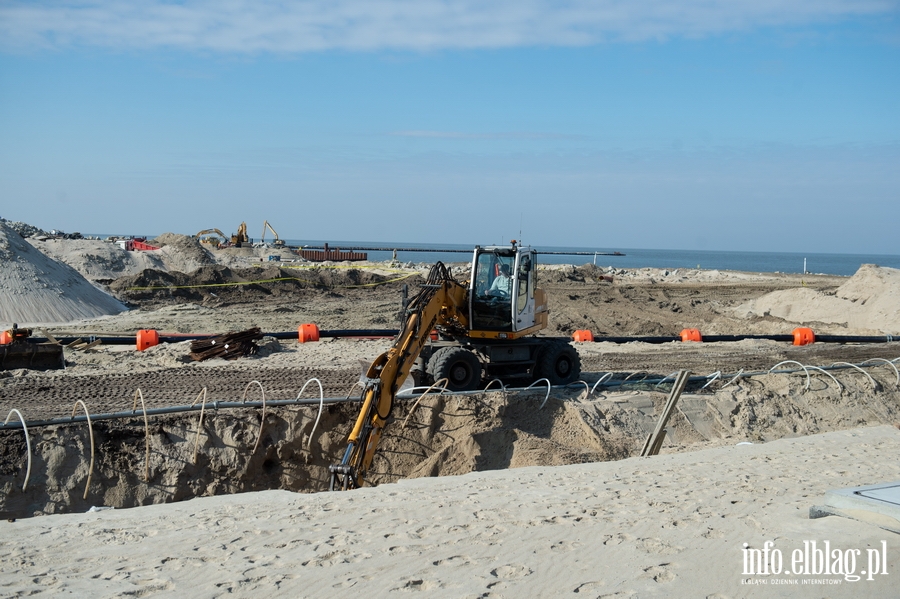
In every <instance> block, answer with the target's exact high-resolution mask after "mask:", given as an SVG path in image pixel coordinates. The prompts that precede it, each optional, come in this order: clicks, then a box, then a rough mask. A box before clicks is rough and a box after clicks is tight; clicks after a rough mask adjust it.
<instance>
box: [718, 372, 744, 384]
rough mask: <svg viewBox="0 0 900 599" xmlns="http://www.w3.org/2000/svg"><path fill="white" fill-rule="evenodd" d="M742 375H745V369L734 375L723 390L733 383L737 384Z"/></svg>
mask: <svg viewBox="0 0 900 599" xmlns="http://www.w3.org/2000/svg"><path fill="white" fill-rule="evenodd" d="M742 374H744V369H743V368H741V369H740V370H738V373H737V374H736V375H734V376H733V377H731V379H729V381H728V382H727V383H725V384H724V385H722V389H724V388H725V387H727V386H728V385H730V384H731V383H733V382H735V381H736V380H738V379H739V378H740V376H741V375H742Z"/></svg>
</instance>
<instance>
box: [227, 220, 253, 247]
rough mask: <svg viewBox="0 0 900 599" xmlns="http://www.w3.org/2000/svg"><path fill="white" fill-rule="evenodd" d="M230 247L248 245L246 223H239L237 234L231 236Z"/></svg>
mask: <svg viewBox="0 0 900 599" xmlns="http://www.w3.org/2000/svg"><path fill="white" fill-rule="evenodd" d="M231 245H233V246H235V247H243V246H244V245H250V238H249V237H247V223H241V226H239V227H238V231H237V233H235V234H234V235H232V236H231Z"/></svg>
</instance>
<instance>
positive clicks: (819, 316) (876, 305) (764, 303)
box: [735, 264, 900, 335]
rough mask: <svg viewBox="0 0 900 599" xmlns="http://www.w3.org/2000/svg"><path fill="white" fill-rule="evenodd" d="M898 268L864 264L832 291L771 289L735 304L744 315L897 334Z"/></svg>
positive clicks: (899, 306)
mask: <svg viewBox="0 0 900 599" xmlns="http://www.w3.org/2000/svg"><path fill="white" fill-rule="evenodd" d="M897 298H900V270H898V269H896V268H886V267H881V266H876V265H874V264H863V265H862V266H861V267H860V269H859V270H858V271H857V272H856V274H854V275H853V276H852V277H851V278H850V279H849V280H848V281H847V282H846V283H844V284H843V285H841V286H840V287H838V288H837V290H836V291H835V293H834V294H829V293H825V292H822V291H815V290H812V289H809V288H804V287H801V288H798V289H786V290H782V291H774V292H772V293H769V294H767V295H764V296H763V297H760V298H758V299H755V300H753V301H750V302H747V303H746V304H743V305H741V306H739V307H738V308H736V310H735V311H736V312H737V313H738V314H739V315H741V316H744V317H748V316H774V317H776V318H782V319H784V320H787V321H791V322H795V323H798V324H808V323H814V322H815V323H826V324H834V325H840V326H842V327H846V328H848V329H855V330H860V331H872V332H878V333H886V334H890V335H896V334H900V302H898V300H897Z"/></svg>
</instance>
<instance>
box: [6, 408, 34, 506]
mask: <svg viewBox="0 0 900 599" xmlns="http://www.w3.org/2000/svg"><path fill="white" fill-rule="evenodd" d="M13 412H15V413H16V416H18V417H19V421H20V422H21V423H22V430H23V431H25V451H26V455H27V459H26V464H27V466H26V468H25V482H24V483H22V490H23V491H24V490H25V487H27V486H28V479H29V478H30V477H31V439H30V438H29V437H28V426H27V425H26V424H25V418H23V417H22V412H20V411H19V410H17V409H15V408H13V409H12V410H10V411H9V414H7V415H6V420H4V421H3V424H7V423H8V422H9V417H10V416H12V415H13Z"/></svg>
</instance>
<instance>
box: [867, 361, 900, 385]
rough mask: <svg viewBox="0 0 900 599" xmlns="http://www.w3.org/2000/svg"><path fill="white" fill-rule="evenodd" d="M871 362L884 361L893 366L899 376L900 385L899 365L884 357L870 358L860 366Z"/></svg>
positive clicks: (899, 383)
mask: <svg viewBox="0 0 900 599" xmlns="http://www.w3.org/2000/svg"><path fill="white" fill-rule="evenodd" d="M869 362H884V363H885V364H887V365H888V366H890V367H891V368H893V369H894V374H895V375H896V376H897V385H898V386H900V370H897V367H896V366H895V365H894V363H893V362H891V361H890V360H885V359H884V358H869V359H868V360H866V361H865V362H863V363H862V364H860V366H865V365H866V364H868V363H869Z"/></svg>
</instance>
